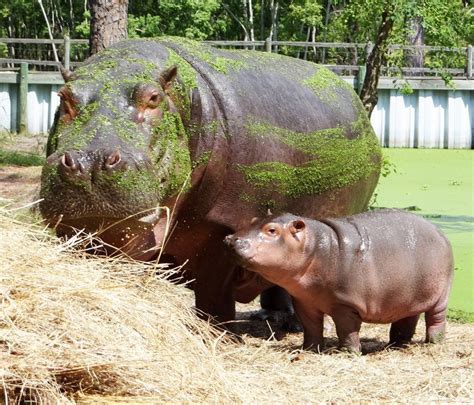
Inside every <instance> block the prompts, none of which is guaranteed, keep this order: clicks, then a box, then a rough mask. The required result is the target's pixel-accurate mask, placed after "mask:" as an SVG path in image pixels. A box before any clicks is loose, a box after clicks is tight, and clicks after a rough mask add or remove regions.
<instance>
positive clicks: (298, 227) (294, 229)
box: [288, 219, 306, 240]
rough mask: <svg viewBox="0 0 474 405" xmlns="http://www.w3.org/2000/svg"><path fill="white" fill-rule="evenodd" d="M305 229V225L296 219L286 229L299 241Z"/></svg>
mask: <svg viewBox="0 0 474 405" xmlns="http://www.w3.org/2000/svg"><path fill="white" fill-rule="evenodd" d="M305 228H306V224H305V222H304V221H303V220H302V219H297V220H295V221H292V222H290V225H289V226H288V229H289V230H290V232H291V234H292V235H293V236H294V237H295V238H296V239H297V240H300V235H301V232H303V231H304V230H305Z"/></svg>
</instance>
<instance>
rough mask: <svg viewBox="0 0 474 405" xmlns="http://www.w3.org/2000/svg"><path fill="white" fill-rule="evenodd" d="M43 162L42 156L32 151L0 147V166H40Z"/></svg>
mask: <svg viewBox="0 0 474 405" xmlns="http://www.w3.org/2000/svg"><path fill="white" fill-rule="evenodd" d="M44 162H45V158H44V157H43V156H39V155H35V154H33V153H23V152H12V151H7V150H3V149H0V166H1V165H14V166H42V165H43V164H44Z"/></svg>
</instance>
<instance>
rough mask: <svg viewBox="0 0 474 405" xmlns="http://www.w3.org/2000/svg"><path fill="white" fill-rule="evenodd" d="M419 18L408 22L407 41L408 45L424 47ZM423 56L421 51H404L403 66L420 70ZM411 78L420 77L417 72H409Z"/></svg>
mask: <svg viewBox="0 0 474 405" xmlns="http://www.w3.org/2000/svg"><path fill="white" fill-rule="evenodd" d="M421 23H422V19H421V17H413V18H411V19H410V20H409V21H408V25H409V27H410V29H409V32H408V37H407V41H408V43H409V44H410V45H424V42H425V35H424V31H423V25H422V24H421ZM424 60H425V57H424V54H423V50H422V49H413V50H408V51H405V66H407V67H415V68H421V67H423V65H424ZM411 75H412V76H421V75H422V74H421V73H419V72H411Z"/></svg>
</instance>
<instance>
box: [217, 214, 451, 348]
mask: <svg viewBox="0 0 474 405" xmlns="http://www.w3.org/2000/svg"><path fill="white" fill-rule="evenodd" d="M225 242H226V244H227V245H228V246H229V247H230V248H231V249H232V251H233V253H234V254H235V256H236V258H237V261H238V262H239V263H240V265H241V266H243V267H244V268H246V269H248V270H250V271H253V272H256V273H258V274H259V275H261V276H262V277H264V278H265V279H266V280H268V281H270V282H271V283H274V284H276V285H279V286H281V287H283V288H284V289H285V290H287V291H288V293H289V294H290V295H291V296H292V299H293V305H294V307H295V311H296V314H297V316H298V318H299V320H300V321H301V323H302V325H303V330H304V343H303V347H304V348H308V349H312V350H315V351H319V350H321V349H322V347H323V316H324V314H328V315H330V316H331V317H332V318H333V320H334V323H335V325H336V331H337V335H338V338H339V344H340V347H342V348H346V349H349V350H352V351H360V349H361V345H360V340H359V330H360V327H361V323H362V322H369V323H391V328H390V344H391V345H395V346H400V345H404V344H406V343H408V342H410V340H411V338H412V337H413V334H414V332H415V327H416V324H417V321H418V318H419V315H420V314H421V313H425V319H426V342H438V341H440V340H442V339H443V338H444V332H445V326H446V309H447V303H448V295H449V291H450V287H451V283H452V279H453V255H452V249H451V246H450V244H449V242H448V240H447V239H446V237H445V236H444V235H443V234H442V233H441V232H440V231H439V230H438V229H437V228H436V227H435V226H434V225H433V224H431V223H430V222H428V221H427V220H425V219H423V218H421V217H418V216H416V215H413V214H410V213H407V212H405V211H401V210H395V209H384V210H378V211H373V212H367V213H363V214H358V215H353V216H349V217H344V218H330V219H322V220H319V221H317V220H313V219H308V218H303V217H298V216H294V215H292V214H284V215H280V216H274V217H268V218H265V219H262V220H258V219H254V220H253V221H252V223H251V224H250V226H249V227H248V228H246V229H241V230H240V231H238V232H237V233H235V234H233V235H229V236H227V238H226V239H225Z"/></svg>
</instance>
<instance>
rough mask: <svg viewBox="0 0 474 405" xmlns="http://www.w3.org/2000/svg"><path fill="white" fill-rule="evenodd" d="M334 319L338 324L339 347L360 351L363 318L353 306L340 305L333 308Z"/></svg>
mask: <svg viewBox="0 0 474 405" xmlns="http://www.w3.org/2000/svg"><path fill="white" fill-rule="evenodd" d="M332 319H333V320H334V323H335V324H336V333H337V337H338V338H339V347H340V348H341V349H346V350H349V351H351V352H356V353H359V352H360V350H361V346H360V340H359V331H360V325H361V324H362V320H361V319H360V316H359V314H358V313H357V311H355V310H354V309H353V308H351V307H348V306H345V305H340V306H338V307H336V308H334V309H333V312H332Z"/></svg>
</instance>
